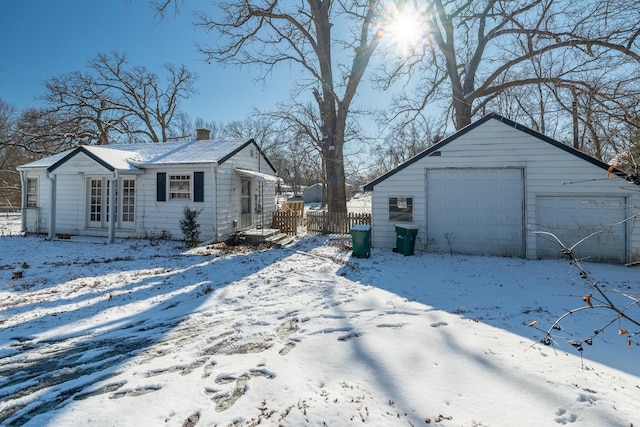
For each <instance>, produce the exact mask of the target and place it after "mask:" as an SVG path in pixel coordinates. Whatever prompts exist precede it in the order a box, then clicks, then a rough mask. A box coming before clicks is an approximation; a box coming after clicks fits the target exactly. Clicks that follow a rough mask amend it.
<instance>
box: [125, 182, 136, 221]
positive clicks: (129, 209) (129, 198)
mask: <svg viewBox="0 0 640 427" xmlns="http://www.w3.org/2000/svg"><path fill="white" fill-rule="evenodd" d="M135 190H136V181H135V180H133V179H123V180H122V221H124V222H132V221H133V220H134V214H135V211H134V209H135Z"/></svg>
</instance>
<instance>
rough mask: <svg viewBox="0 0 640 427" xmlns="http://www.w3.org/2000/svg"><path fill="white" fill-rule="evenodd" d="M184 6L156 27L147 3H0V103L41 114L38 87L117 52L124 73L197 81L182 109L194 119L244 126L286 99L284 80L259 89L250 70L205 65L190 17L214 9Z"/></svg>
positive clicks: (207, 4)
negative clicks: (164, 72) (183, 74)
mask: <svg viewBox="0 0 640 427" xmlns="http://www.w3.org/2000/svg"><path fill="white" fill-rule="evenodd" d="M186 3H187V4H186V5H185V6H184V7H183V9H182V12H181V14H179V15H178V16H177V17H174V16H173V15H170V16H168V17H167V19H165V20H164V21H159V20H158V19H157V18H155V16H154V12H153V10H152V9H151V8H150V6H149V4H148V2H147V1H146V0H131V1H127V0H59V1H57V0H20V1H17V0H0V40H2V42H1V43H0V98H2V99H3V100H4V101H5V102H6V103H8V104H11V105H13V106H15V107H16V108H17V109H18V110H22V109H26V108H29V107H38V106H41V105H42V104H41V103H40V101H38V100H36V97H38V96H40V95H42V94H43V93H44V86H43V85H42V82H43V81H44V80H46V79H48V78H50V77H52V76H54V75H57V74H62V73H67V72H70V71H76V70H85V67H86V64H87V62H88V61H89V60H90V59H92V58H94V57H95V56H96V54H97V53H98V52H104V53H109V52H111V51H112V50H118V51H120V52H125V53H127V55H128V58H129V63H130V65H139V66H145V67H147V68H148V69H150V70H160V67H161V66H162V65H163V64H165V63H173V64H176V65H182V64H184V65H185V66H186V67H187V68H188V69H189V70H191V71H192V72H195V73H197V74H198V76H199V79H198V82H197V83H196V87H197V90H198V92H199V94H198V95H195V96H194V97H192V98H191V99H189V100H187V101H185V102H184V103H183V110H184V111H186V112H187V113H188V114H189V115H190V116H191V117H192V118H193V119H195V118H196V117H202V118H203V119H205V120H215V121H222V122H228V121H232V120H243V119H244V118H245V117H246V116H247V115H249V114H250V112H251V110H252V108H253V107H254V106H255V107H258V108H261V109H270V108H273V107H275V103H276V102H278V101H284V100H286V99H287V97H288V92H289V86H288V82H289V81H290V79H291V76H290V75H275V76H273V77H272V78H271V79H270V80H268V81H267V84H266V85H263V84H262V83H254V81H253V76H252V75H251V70H248V69H247V70H244V69H239V68H236V67H222V66H221V65H218V64H213V63H212V64H206V63H205V61H204V60H203V56H202V55H200V54H198V53H197V51H196V48H195V43H196V42H197V41H199V42H202V43H205V44H206V42H207V41H208V40H207V37H212V36H211V35H207V34H205V33H204V32H202V31H200V30H196V29H194V27H193V25H192V21H193V17H192V11H193V10H203V11H207V12H210V11H211V10H212V7H211V5H212V4H213V2H212V1H211V0H188V1H187V2H186ZM188 8H193V9H188ZM283 74H287V73H283Z"/></svg>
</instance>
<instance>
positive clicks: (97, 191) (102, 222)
mask: <svg viewBox="0 0 640 427" xmlns="http://www.w3.org/2000/svg"><path fill="white" fill-rule="evenodd" d="M108 182H109V181H106V180H104V179H103V178H90V179H89V189H88V190H89V194H88V203H89V206H88V212H87V213H88V218H87V226H88V227H90V228H103V227H105V226H106V224H107V223H106V220H107V218H106V214H107V203H108V199H107V197H106V191H105V183H107V184H108Z"/></svg>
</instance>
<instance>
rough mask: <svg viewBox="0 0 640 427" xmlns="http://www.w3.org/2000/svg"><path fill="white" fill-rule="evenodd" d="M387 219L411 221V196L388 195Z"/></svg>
mask: <svg viewBox="0 0 640 427" xmlns="http://www.w3.org/2000/svg"><path fill="white" fill-rule="evenodd" d="M389 221H413V198H412V197H389Z"/></svg>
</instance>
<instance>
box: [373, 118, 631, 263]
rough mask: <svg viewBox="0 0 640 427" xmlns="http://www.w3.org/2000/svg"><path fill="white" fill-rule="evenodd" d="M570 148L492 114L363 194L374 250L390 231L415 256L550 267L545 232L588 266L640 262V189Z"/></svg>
mask: <svg viewBox="0 0 640 427" xmlns="http://www.w3.org/2000/svg"><path fill="white" fill-rule="evenodd" d="M609 169H610V168H609V165H607V164H605V163H603V162H601V161H599V160H597V159H595V158H593V157H590V156H588V155H586V154H584V153H582V152H580V151H578V150H575V149H574V148H572V147H570V146H567V145H565V144H562V143H560V142H558V141H555V140H553V139H551V138H549V137H546V136H544V135H542V134H540V133H538V132H535V131H533V130H531V129H529V128H527V127H524V126H522V125H519V124H517V123H515V122H513V121H511V120H508V119H506V118H504V117H501V116H499V115H496V114H490V115H488V116H485V117H484V118H482V119H480V120H479V121H477V122H475V123H473V124H471V125H469V126H467V127H466V128H464V129H462V130H460V131H459V132H457V133H455V134H454V135H452V136H450V137H449V138H447V139H445V140H443V141H441V142H440V143H438V144H436V145H434V146H432V147H430V148H428V149H427V150H425V151H423V152H422V153H420V154H418V155H417V156H415V157H413V158H412V159H410V160H408V161H407V162H405V163H403V164H401V165H400V166H398V167H396V168H395V169H393V170H391V171H389V172H388V173H386V174H384V175H382V176H381V177H379V178H378V179H376V180H374V181H372V182H371V183H369V184H367V185H366V186H365V190H366V191H372V192H373V197H372V216H373V218H372V222H373V227H372V246H374V247H382V248H385V247H387V248H393V247H394V246H395V239H396V235H395V226H394V224H395V223H397V222H405V223H406V222H413V223H415V224H416V225H417V226H418V227H419V231H418V235H417V237H416V250H423V251H428V252H451V253H464V254H475V255H498V256H516V257H526V258H530V259H536V258H558V257H561V256H562V251H561V248H560V246H559V245H558V243H557V242H556V241H555V239H554V238H553V237H552V236H550V235H548V234H541V233H534V232H535V231H544V232H549V233H553V234H554V235H555V236H557V237H558V238H559V239H560V240H562V242H564V243H565V244H566V245H567V246H569V247H571V246H573V245H574V244H576V243H577V242H579V241H581V240H582V239H584V238H585V237H587V236H589V235H590V234H592V233H594V232H597V233H596V234H595V235H594V236H592V237H590V238H589V239H587V240H585V241H584V242H583V243H580V244H579V245H578V246H577V247H576V248H575V250H574V253H575V255H576V256H578V257H580V258H586V259H588V260H590V261H600V262H616V263H627V262H635V261H638V260H640V229H639V228H638V227H636V223H635V221H633V220H632V221H624V220H625V219H626V218H629V217H630V216H632V215H634V214H636V213H637V210H638V208H637V207H638V206H640V186H638V185H636V184H634V183H633V182H631V181H629V180H627V179H626V177H625V175H624V173H622V172H621V171H618V170H616V169H614V170H612V171H611V172H609Z"/></svg>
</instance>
